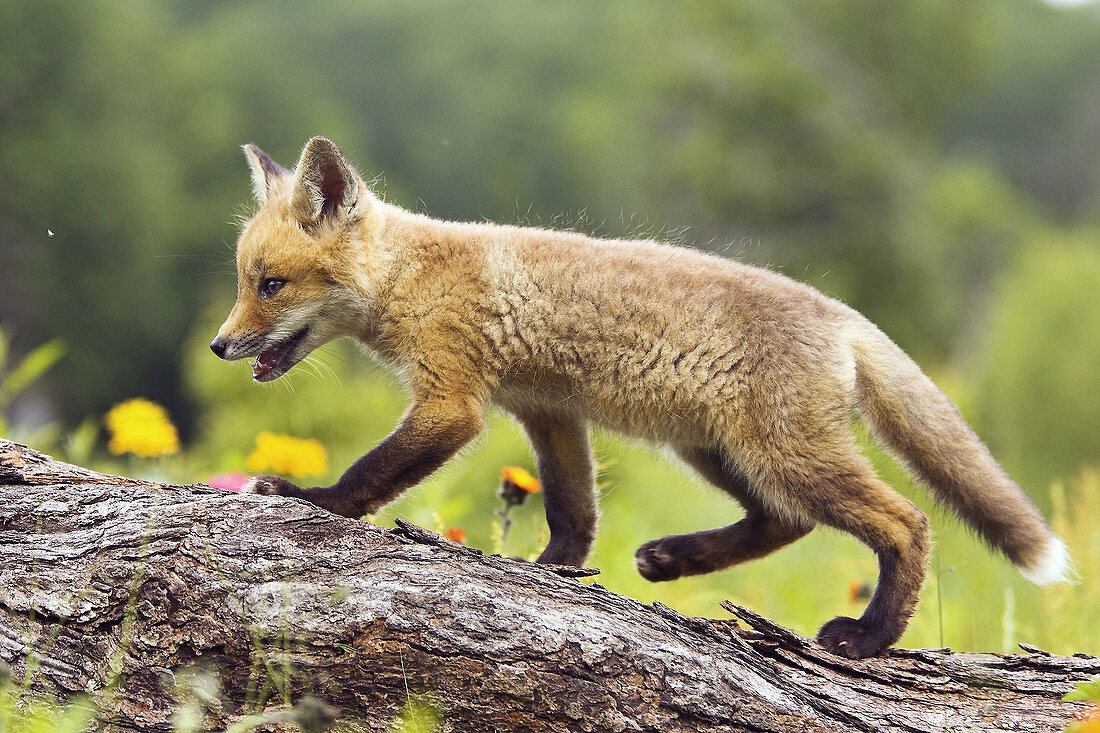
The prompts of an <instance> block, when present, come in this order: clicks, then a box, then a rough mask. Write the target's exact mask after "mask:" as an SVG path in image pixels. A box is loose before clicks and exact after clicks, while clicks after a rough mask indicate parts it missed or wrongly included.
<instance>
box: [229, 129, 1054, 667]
mask: <svg viewBox="0 0 1100 733" xmlns="http://www.w3.org/2000/svg"><path fill="white" fill-rule="evenodd" d="M244 151H245V154H246V157H247V159H248V162H249V165H250V167H251V170H252V182H253V189H254V193H255V196H256V200H257V202H258V204H259V207H258V210H257V211H256V213H255V215H254V216H253V217H252V218H251V219H250V220H249V221H248V222H247V223H246V224H245V226H244V228H243V231H242V233H241V236H240V240H239V241H238V243H237V278H238V284H237V301H236V304H235V305H234V307H233V310H232V311H231V312H230V314H229V318H228V319H227V320H226V321H225V323H224V324H223V325H222V327H221V329H220V330H219V332H218V335H217V338H215V339H214V341H213V342H212V343H211V344H210V348H211V349H212V350H213V351H214V353H215V354H217V355H218V356H219V357H221V358H223V359H227V360H233V359H243V358H249V357H255V360H254V361H253V363H252V376H253V378H254V379H255V380H256V381H259V382H267V381H270V380H273V379H277V378H279V377H280V376H282V375H283V374H285V373H286V372H287V371H288V370H289V369H290V368H291V367H293V366H294V365H295V364H297V363H298V362H299V361H301V360H302V359H303V358H304V357H305V356H306V355H307V354H308V353H309V352H310V351H312V350H313V349H315V348H317V347H318V346H320V345H322V344H324V343H326V342H328V341H330V340H332V339H335V338H337V337H339V336H351V337H353V338H355V339H358V340H359V341H361V342H363V343H364V344H366V345H367V346H368V347H369V348H370V349H372V350H373V351H374V352H376V353H377V354H378V355H379V357H380V358H381V359H382V360H383V361H384V362H386V363H387V364H388V365H390V366H391V367H392V368H393V369H394V370H395V371H396V372H397V373H398V374H399V375H400V377H401V378H402V380H403V382H404V384H405V385H406V386H407V388H408V390H409V392H410V393H411V396H412V405H411V407H410V408H409V411H408V413H407V414H406V415H405V417H404V419H403V420H402V421H401V424H400V425H399V426H398V427H397V429H396V430H394V432H393V433H392V434H391V435H390V436H389V437H387V438H386V439H385V440H383V441H382V442H381V443H380V444H379V445H378V446H377V447H376V448H374V450H372V451H370V452H369V453H367V455H365V456H364V457H362V458H361V459H359V460H358V461H356V462H355V464H354V465H352V466H351V468H349V469H348V470H347V472H345V473H344V474H343V476H341V477H340V479H339V480H338V481H337V482H336V483H335V484H333V485H332V486H322V487H316V488H299V487H297V486H295V485H294V484H292V483H290V482H288V481H286V480H285V479H282V478H278V477H273V476H260V477H257V478H255V479H253V480H252V482H251V484H250V490H251V491H254V492H255V493H260V494H278V495H282V496H294V497H300V498H303V499H306V500H308V501H311V502H313V503H315V504H317V505H318V506H321V507H323V508H325V509H328V510H329V511H332V512H335V513H337V514H341V515H344V516H347V517H359V516H362V515H364V514H369V513H373V512H375V511H377V510H378V509H379V508H380V507H382V506H383V505H384V504H386V503H387V502H389V501H390V500H392V499H393V498H394V497H396V496H397V495H398V494H400V493H401V492H402V491H404V490H405V489H407V488H409V487H410V486H412V485H414V484H416V483H417V482H419V481H420V480H422V479H423V478H424V477H426V476H427V475H428V474H430V473H431V472H432V471H434V470H435V469H436V468H438V467H439V466H440V465H441V464H442V463H443V462H444V461H446V460H447V459H448V458H450V457H451V456H452V455H454V454H455V452H456V451H458V450H459V449H460V448H462V447H463V446H464V445H465V444H466V443H467V442H469V441H470V440H471V439H472V438H474V437H475V436H476V435H478V433H479V432H480V431H481V430H482V427H483V426H484V419H483V410H484V408H485V405H486V403H487V402H489V401H492V402H494V403H495V404H497V405H499V406H501V407H503V408H504V409H505V410H507V411H508V412H510V413H512V414H513V415H514V416H515V417H516V419H517V420H518V421H519V422H520V424H521V425H522V426H523V428H524V430H525V431H526V433H527V435H528V437H529V438H530V442H531V445H532V447H533V449H534V452H535V454H536V458H537V465H538V473H539V477H540V478H541V480H542V484H543V487H544V502H545V506H546V519H547V523H548V524H549V527H550V540H549V543H548V544H547V546H546V550H545V551H544V552H543V553H542V555H541V556H540V557H539V558H538V561H539V562H544V563H558V564H568V565H581V564H582V563H583V562H584V561H585V559H586V558H587V556H588V553H589V549H590V547H591V545H592V541H593V538H594V536H595V533H596V518H597V511H596V500H595V493H594V475H593V468H592V458H591V455H590V450H589V441H588V428H587V425H588V423H589V422H592V423H597V424H599V425H603V426H606V427H609V428H612V429H614V430H618V431H621V432H623V433H627V434H629V435H632V436H638V437H641V438H644V439H647V440H650V441H654V442H658V443H664V444H668V445H669V446H671V447H672V448H673V449H674V450H675V452H676V453H677V454H678V455H679V456H680V457H681V458H682V459H683V460H684V461H685V462H686V463H687V464H688V465H690V466H692V467H693V468H694V469H695V470H696V471H698V472H699V474H700V475H701V476H702V477H703V478H705V479H706V480H707V481H709V482H711V483H713V484H714V485H716V486H717V487H719V488H720V489H722V490H723V491H725V492H726V493H728V494H729V495H730V496H732V497H733V498H734V499H736V500H737V501H738V502H740V503H741V505H742V506H743V507H744V509H745V516H744V518H743V519H741V520H740V521H738V522H736V523H734V524H731V525H730V526H728V527H721V528H718V529H709V530H705V531H701V532H695V533H691V534H683V535H673V536H669V537H664V538H661V539H657V540H653V541H651V542H647V543H646V544H644V545H642V546H641V548H639V549H638V551H637V553H636V555H635V559H636V563H637V568H638V572H640V573H641V574H642V576H644V577H645V578H647V579H649V580H651V581H660V580H673V579H675V578H678V577H680V576H681V575H693V574H698V573H708V572H711V571H713V570H719V569H721V568H726V567H729V566H731V565H734V564H736V563H740V562H743V561H745V560H751V559H753V558H758V557H762V556H764V555H767V554H768V553H770V552H773V551H774V550H777V549H779V548H780V547H783V546H784V545H786V544H788V543H790V542H793V541H794V540H797V539H798V538H800V537H802V536H803V535H805V534H806V533H808V532H809V531H810V530H811V529H813V527H814V526H815V525H817V524H825V525H828V526H831V527H835V528H837V529H841V530H844V531H846V532H849V533H851V534H853V535H855V537H857V538H858V539H859V540H861V541H862V542H864V543H865V544H866V545H868V546H869V547H870V548H871V549H872V550H874V551H875V553H876V554H877V555H878V561H879V579H878V585H877V587H876V589H875V593H874V595H873V597H872V598H871V600H870V602H869V604H868V606H867V608H866V610H865V612H864V613H863V615H862V616H861V617H860V618H859V619H852V618H846V617H839V618H834V619H833V620H831V621H829V622H828V623H826V624H825V625H824V626H823V627H822V628H821V630H820V631H819V632H818V637H817V638H818V640H819V641H820V643H821V644H822V645H823V646H824V647H825V648H826V649H828V650H829V651H831V652H833V653H836V654H840V655H843V656H846V657H852V658H862V657H867V656H872V655H875V654H878V653H880V652H882V651H883V650H884V649H886V648H887V647H888V646H890V645H891V644H893V643H895V642H896V641H897V640H898V638H900V636H901V634H902V632H903V631H904V630H905V627H906V625H907V623H908V620H909V617H910V615H911V614H912V613H913V609H914V607H915V605H916V602H917V595H918V592H919V590H920V587H921V583H922V582H923V580H924V573H925V563H926V561H927V557H928V552H929V534H928V521H927V519H926V518H925V516H924V515H923V514H922V513H921V512H920V510H918V509H917V507H916V506H914V505H913V504H912V503H911V502H909V501H908V500H907V499H905V498H903V497H902V496H900V495H899V494H897V493H895V492H894V491H893V490H891V489H890V487H889V486H887V485H886V484H885V483H883V482H882V481H881V480H880V479H879V478H878V477H877V476H876V475H875V473H874V471H873V470H872V468H871V466H870V464H869V463H868V461H867V459H866V458H864V456H863V455H862V454H861V453H860V451H859V450H858V449H857V446H856V443H855V440H854V438H853V436H852V434H851V432H850V429H849V428H850V426H849V422H850V411H851V410H852V409H853V408H855V409H856V410H858V411H859V412H860V413H862V415H863V417H864V418H865V419H866V420H867V422H868V423H870V426H871V428H872V429H873V431H874V434H875V436H876V437H877V438H878V439H879V440H881V441H882V442H883V443H885V444H886V445H887V446H889V447H890V448H892V449H893V451H894V452H895V453H897V454H898V455H899V456H900V458H901V459H902V460H904V461H905V462H906V463H907V465H908V466H909V467H910V468H911V469H912V470H913V472H914V473H916V475H917V476H918V477H920V478H921V479H922V480H923V481H924V482H925V483H926V484H928V486H930V487H931V490H932V491H933V492H934V494H935V496H936V497H937V498H938V499H939V500H940V501H942V502H943V503H945V504H946V505H947V506H949V507H950V508H952V509H953V510H954V511H955V512H956V513H957V514H958V515H959V516H960V517H961V518H962V519H963V520H965V521H966V522H968V523H969V524H970V525H971V526H972V527H973V528H974V529H975V530H976V531H977V532H978V533H979V534H980V535H981V536H982V537H983V538H984V539H985V540H986V541H987V542H989V544H990V545H992V546H993V547H995V548H997V549H999V550H1001V551H1002V552H1004V553H1005V555H1007V556H1008V558H1009V559H1010V560H1011V561H1012V562H1013V563H1015V564H1016V565H1017V566H1019V568H1020V569H1021V571H1022V572H1023V574H1024V575H1025V576H1026V577H1028V578H1029V579H1031V580H1033V581H1034V582H1036V583H1051V582H1057V581H1061V580H1065V578H1066V570H1067V563H1068V555H1067V552H1066V548H1065V545H1064V544H1063V543H1062V542H1061V540H1059V539H1058V538H1057V537H1056V536H1055V535H1054V534H1053V533H1052V532H1051V531H1050V529H1049V528H1048V527H1047V526H1046V524H1045V523H1044V522H1043V519H1042V518H1041V517H1040V515H1039V513H1038V512H1037V511H1036V509H1035V507H1034V506H1032V504H1031V502H1030V501H1028V499H1027V497H1026V496H1025V495H1024V493H1023V492H1022V491H1021V490H1020V488H1019V487H1018V486H1017V485H1016V484H1015V483H1013V482H1012V480H1011V479H1009V478H1008V476H1006V475H1005V473H1004V471H1002V470H1001V468H1000V467H999V466H998V465H997V463H996V462H995V461H994V459H993V458H992V457H991V456H990V454H989V451H988V450H987V449H986V447H985V446H984V445H983V444H982V442H981V441H980V440H979V439H978V438H977V436H975V435H974V433H973V432H972V431H971V430H970V428H969V427H967V425H966V423H965V422H963V420H962V418H961V417H960V415H959V413H958V410H957V409H956V407H955V405H954V404H953V403H952V402H951V400H950V399H948V398H947V397H946V396H945V395H944V394H943V393H942V392H941V391H940V390H939V389H937V388H936V386H935V385H934V384H933V383H932V382H931V381H930V380H929V379H928V378H927V377H926V376H925V375H924V374H923V373H922V372H921V370H920V369H919V368H918V367H917V365H916V364H914V363H913V361H911V360H910V359H909V357H908V356H906V355H905V353H904V352H903V351H902V350H901V349H900V348H898V347H897V346H895V345H894V343H893V342H892V341H890V339H889V338H887V337H886V336H885V335H884V334H883V333H882V332H881V331H879V329H878V328H876V327H875V326H874V325H872V324H871V323H870V322H869V321H867V320H866V319H865V318H864V317H863V316H861V315H860V314H859V313H857V312H855V311H854V310H852V309H851V308H849V307H847V306H845V305H844V304H842V303H840V302H838V301H836V300H833V299H831V298H828V297H826V296H825V295H823V294H821V293H820V292H818V291H817V290H814V289H813V288H811V287H809V286H807V285H803V284H801V283H798V282H795V281H793V280H790V279H788V278H786V277H783V276H782V275H779V274H776V273H774V272H771V271H768V270H764V269H760V268H756V267H751V266H748V265H745V264H741V263H738V262H735V261H731V260H728V259H725V258H722V257H718V256H715V255H711V254H704V253H702V252H699V251H695V250H692V249H688V248H684V247H678V246H671V245H667V244H662V243H658V242H653V241H622V240H602V239H595V238H592V237H588V236H585V235H582V234H577V233H571V232H559V231H548V230H544V229H535V228H525V227H515V226H499V225H494V224H484V223H455V222H446V221H438V220H435V219H432V218H429V217H428V216H424V215H420V214H414V213H411V212H408V211H404V210H402V209H400V208H398V207H396V206H393V205H390V204H387V203H384V202H383V201H382V200H380V199H379V198H378V197H377V196H376V195H374V194H373V193H372V192H371V190H370V189H369V188H368V187H367V185H366V184H365V183H364V181H363V179H362V178H361V177H360V176H359V174H358V173H357V172H356V170H355V169H354V168H353V167H352V165H351V164H350V163H349V162H348V160H347V158H346V157H345V156H344V154H343V153H342V152H341V151H340V149H339V148H338V147H337V146H336V145H335V144H334V143H332V142H331V141H329V140H327V139H325V138H322V137H315V138H313V139H311V140H310V141H309V142H308V143H307V144H306V146H305V149H304V150H303V151H302V155H301V158H300V159H299V161H298V165H297V167H296V168H295V170H294V171H293V172H291V171H288V170H286V169H284V168H282V167H281V166H279V165H278V164H277V163H275V162H274V161H273V160H272V159H271V158H270V157H268V156H267V155H266V154H265V153H264V152H263V151H261V150H260V149H259V148H257V147H256V146H254V145H245V146H244Z"/></svg>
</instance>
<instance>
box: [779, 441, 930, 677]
mask: <svg viewBox="0 0 1100 733" xmlns="http://www.w3.org/2000/svg"><path fill="white" fill-rule="evenodd" d="M772 458H773V461H770V462H768V464H765V465H762V466H761V467H760V468H761V470H762V472H763V473H765V474H766V478H764V481H765V483H767V484H770V486H771V488H773V489H774V490H775V491H776V493H777V495H778V500H779V501H782V502H785V503H787V504H789V505H790V506H791V507H792V509H794V510H796V511H797V512H798V513H800V514H804V515H806V516H808V517H810V518H812V519H813V520H815V521H817V522H820V523H821V524H825V525H828V526H830V527H835V528H836V529H840V530H844V531H845V532H848V533H850V534H852V535H855V537H856V538H857V539H859V540H860V541H862V542H863V543H864V544H866V545H867V546H868V547H870V548H871V549H872V550H874V551H875V553H876V554H877V555H878V563H879V577H878V585H877V587H876V588H875V593H874V595H873V596H872V597H871V601H870V603H868V604H867V608H866V609H865V610H864V612H863V615H862V616H861V617H860V618H858V619H852V618H847V617H844V616H842V617H838V618H834V619H833V620H832V621H829V622H828V623H826V624H825V625H824V626H822V627H821V630H820V631H818V635H817V638H818V641H820V642H821V644H822V645H823V646H824V647H825V648H826V649H828V650H829V651H831V652H833V653H834V654H839V655H842V656H845V657H851V658H853V659H862V658H864V657H870V656H874V655H876V654H878V653H879V652H881V651H882V650H883V649H885V648H886V647H888V646H890V645H891V644H893V643H895V642H896V641H897V640H898V639H899V638H900V637H901V635H902V633H903V632H904V631H905V627H906V626H907V624H908V622H909V617H910V616H911V615H912V614H913V610H914V609H915V608H916V604H917V596H918V594H919V592H920V587H921V584H922V583H923V582H924V572H925V563H926V561H927V557H928V547H929V535H928V519H927V517H925V516H924V514H923V513H922V512H921V511H920V510H919V509H918V508H917V507H916V506H915V505H914V504H913V503H912V502H910V501H909V500H907V499H906V498H904V497H903V496H901V495H900V494H898V493H897V492H895V491H894V490H893V489H891V488H890V487H889V486H888V485H886V484H885V483H883V482H882V481H881V480H880V479H879V478H878V477H877V476H876V475H875V473H874V470H873V469H872V468H871V465H870V464H869V463H868V461H867V459H866V458H864V457H863V456H862V455H861V454H860V453H859V451H858V450H857V449H856V446H855V445H854V443H853V442H852V440H851V436H850V435H848V434H847V432H846V431H845V434H844V437H843V438H840V437H839V436H838V439H837V440H836V441H828V440H823V439H822V438H821V436H820V434H819V435H818V436H817V439H816V440H807V441H806V442H805V449H804V450H801V451H799V452H798V457H797V458H793V457H791V456H780V455H773V456H772ZM769 464H770V468H769Z"/></svg>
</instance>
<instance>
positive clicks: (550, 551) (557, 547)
mask: <svg viewBox="0 0 1100 733" xmlns="http://www.w3.org/2000/svg"><path fill="white" fill-rule="evenodd" d="M589 544H590V543H588V542H583V541H580V540H576V541H562V542H555V541H554V540H553V539H551V540H550V544H548V545H547V546H546V549H545V550H543V551H542V554H541V555H539V559H538V560H536V561H535V562H538V563H540V564H542V565H572V566H573V567H577V568H579V567H583V566H584V561H585V560H586V559H588V547H589Z"/></svg>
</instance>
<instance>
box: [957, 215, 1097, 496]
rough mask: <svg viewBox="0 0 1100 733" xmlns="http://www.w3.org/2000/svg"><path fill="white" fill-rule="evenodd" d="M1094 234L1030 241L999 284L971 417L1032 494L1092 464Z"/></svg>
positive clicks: (1094, 460) (1094, 408)
mask: <svg viewBox="0 0 1100 733" xmlns="http://www.w3.org/2000/svg"><path fill="white" fill-rule="evenodd" d="M1098 237H1100V232H1090V233H1087V234H1082V235H1081V236H1079V237H1074V238H1066V237H1063V236H1059V235H1054V236H1051V235H1048V236H1045V237H1042V238H1037V239H1035V240H1034V241H1033V242H1031V243H1029V245H1028V247H1027V249H1025V250H1024V251H1023V252H1022V253H1020V255H1019V256H1018V257H1017V258H1016V261H1015V262H1014V263H1013V264H1012V266H1011V268H1010V269H1009V270H1008V272H1007V273H1006V274H1005V276H1004V278H1003V279H1002V280H1001V282H1000V283H999V287H998V292H997V298H996V301H995V305H994V309H993V312H992V318H991V319H990V323H989V330H988V347H987V351H986V353H985V354H984V357H983V369H982V375H981V381H980V382H979V391H978V400H977V404H976V405H975V412H976V417H977V421H978V427H979V428H980V429H981V432H982V434H983V436H986V438H987V440H988V441H989V442H990V444H991V446H992V447H993V449H994V451H995V452H996V453H997V455H998V457H999V458H1000V460H1001V461H1002V462H1003V463H1004V465H1005V468H1006V469H1008V471H1009V472H1010V473H1012V474H1013V475H1014V476H1016V477H1018V478H1019V480H1020V483H1021V484H1022V485H1024V486H1026V487H1028V488H1030V489H1033V490H1034V489H1037V488H1038V489H1045V487H1046V484H1047V483H1048V482H1049V480H1050V477H1051V476H1075V475H1076V474H1077V472H1078V471H1079V470H1080V469H1081V468H1082V467H1083V466H1086V465H1096V463H1097V461H1098V460H1100V438H1098V437H1097V436H1100V368H1097V366H1098V365H1100V338H1097V334H1100V308H1097V307H1096V305H1095V302H1096V288H1097V284H1100V249H1098V248H1097V247H1096V244H1095V242H1096V241H1097V238H1098Z"/></svg>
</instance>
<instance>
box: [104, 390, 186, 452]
mask: <svg viewBox="0 0 1100 733" xmlns="http://www.w3.org/2000/svg"><path fill="white" fill-rule="evenodd" d="M104 421H105V422H106V423H107V430H108V431H109V432H110V433H111V440H110V442H108V443H107V450H109V451H111V452H112V453H114V454H115V455H116V456H119V455H122V454H123V453H133V454H134V455H137V456H141V457H142V458H155V457H156V456H166V455H170V454H172V453H175V452H177V451H178V450H179V449H180V439H179V434H178V433H177V432H176V426H175V425H173V424H172V421H171V420H169V419H168V411H167V410H165V409H164V408H163V407H161V406H160V405H158V404H157V403H155V402H150V401H149V400H146V399H143V398H141V397H137V398H134V399H132V400H126V401H125V402H120V403H118V404H117V405H115V406H114V407H112V408H111V409H110V411H109V412H108V413H107V415H106V417H105V418H104Z"/></svg>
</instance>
